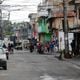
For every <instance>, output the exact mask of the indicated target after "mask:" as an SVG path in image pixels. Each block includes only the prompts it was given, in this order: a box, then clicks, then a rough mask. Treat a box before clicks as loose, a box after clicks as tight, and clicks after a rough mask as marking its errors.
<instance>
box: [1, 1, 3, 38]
mask: <svg viewBox="0 0 80 80" xmlns="http://www.w3.org/2000/svg"><path fill="white" fill-rule="evenodd" d="M1 4H2V1H1V0H0V39H2V38H3V31H2V10H1Z"/></svg>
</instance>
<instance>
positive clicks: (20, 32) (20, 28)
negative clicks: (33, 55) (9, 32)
mask: <svg viewBox="0 0 80 80" xmlns="http://www.w3.org/2000/svg"><path fill="white" fill-rule="evenodd" d="M14 34H15V36H16V37H17V40H27V39H31V38H32V31H31V25H30V24H29V23H28V22H23V23H18V24H17V25H15V28H14Z"/></svg>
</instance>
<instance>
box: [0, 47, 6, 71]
mask: <svg viewBox="0 0 80 80" xmlns="http://www.w3.org/2000/svg"><path fill="white" fill-rule="evenodd" d="M0 67H2V68H3V69H4V70H7V58H6V54H5V51H4V49H3V48H0Z"/></svg>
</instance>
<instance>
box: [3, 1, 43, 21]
mask: <svg viewBox="0 0 80 80" xmlns="http://www.w3.org/2000/svg"><path fill="white" fill-rule="evenodd" d="M41 1H42V0H6V1H4V2H3V5H28V6H26V7H22V8H21V10H20V11H11V12H10V13H11V16H10V20H11V21H13V22H21V21H29V19H28V15H29V13H33V12H34V13H36V11H37V5H38V4H39V3H40V2H41ZM17 8H19V7H15V8H12V7H11V10H13V9H15V10H16V9H17Z"/></svg>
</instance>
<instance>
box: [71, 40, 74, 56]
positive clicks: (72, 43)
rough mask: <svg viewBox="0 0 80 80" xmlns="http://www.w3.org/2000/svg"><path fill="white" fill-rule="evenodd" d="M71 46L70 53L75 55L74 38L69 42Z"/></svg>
mask: <svg viewBox="0 0 80 80" xmlns="http://www.w3.org/2000/svg"><path fill="white" fill-rule="evenodd" d="M71 48H72V51H71V55H72V56H73V55H75V41H74V40H72V42H71Z"/></svg>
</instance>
